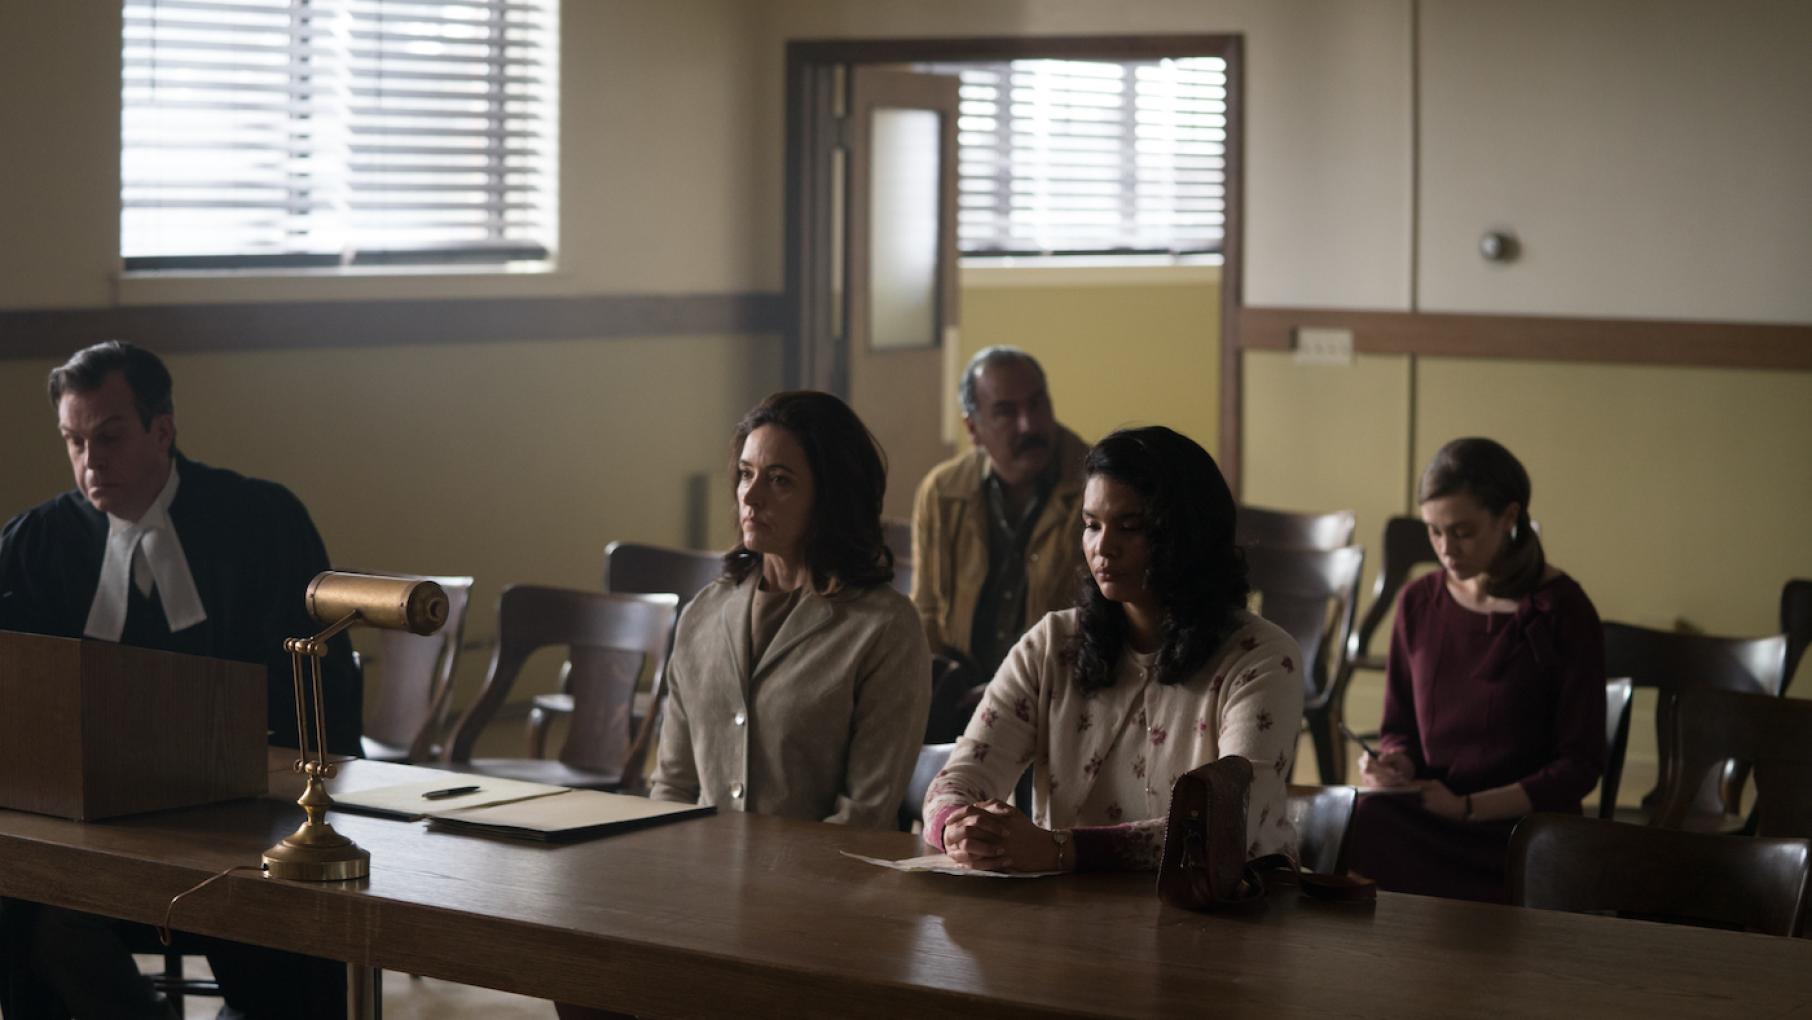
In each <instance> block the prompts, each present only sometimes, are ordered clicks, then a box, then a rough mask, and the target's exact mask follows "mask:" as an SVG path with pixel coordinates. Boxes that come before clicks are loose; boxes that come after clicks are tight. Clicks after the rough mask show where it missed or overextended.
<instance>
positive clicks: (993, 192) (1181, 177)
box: [919, 57, 1227, 255]
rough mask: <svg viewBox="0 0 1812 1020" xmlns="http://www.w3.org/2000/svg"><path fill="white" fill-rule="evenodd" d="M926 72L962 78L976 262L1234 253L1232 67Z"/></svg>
mask: <svg viewBox="0 0 1812 1020" xmlns="http://www.w3.org/2000/svg"><path fill="white" fill-rule="evenodd" d="M919 69H920V70H923V71H929V72H934V73H941V74H954V75H958V76H959V77H960V78H961V79H962V86H961V108H960V114H959V117H958V120H957V146H958V159H957V162H958V192H959V193H958V209H957V235H958V246H959V247H960V249H961V250H962V252H963V254H965V255H1053V254H1072V253H1073V254H1108V253H1111V254H1132V253H1169V254H1175V255H1186V254H1200V253H1217V252H1219V251H1220V250H1221V246H1222V240H1223V237H1224V231H1225V217H1226V152H1225V149H1226V141H1227V134H1226V131H1227V106H1226V104H1227V68H1226V62H1225V61H1224V60H1222V59H1221V58H1219V57H1199V58H1188V59H1167V60H1135V61H1091V60H1014V61H1005V62H998V63H940V64H924V65H920V67H919Z"/></svg>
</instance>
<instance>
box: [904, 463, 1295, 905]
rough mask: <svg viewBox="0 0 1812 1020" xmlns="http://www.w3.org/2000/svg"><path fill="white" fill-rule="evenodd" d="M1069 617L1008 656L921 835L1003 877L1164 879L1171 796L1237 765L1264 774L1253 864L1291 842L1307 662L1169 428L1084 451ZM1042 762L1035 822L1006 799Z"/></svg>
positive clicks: (1206, 472) (1211, 474) (1206, 470)
mask: <svg viewBox="0 0 1812 1020" xmlns="http://www.w3.org/2000/svg"><path fill="white" fill-rule="evenodd" d="M1084 470H1085V474H1086V475H1087V478H1088V483H1087V487H1086V488H1085V489H1084V492H1083V500H1082V520H1081V521H1080V522H1079V523H1080V524H1081V529H1082V534H1081V536H1080V537H1081V542H1082V549H1083V556H1084V559H1085V561H1086V564H1087V570H1086V572H1085V574H1084V576H1083V577H1082V579H1081V581H1082V592H1081V597H1080V599H1079V604H1078V606H1077V608H1075V609H1068V610H1064V611H1062V612H1057V613H1052V614H1050V615H1048V616H1046V617H1045V618H1044V619H1043V620H1042V621H1041V622H1039V623H1038V624H1037V625H1036V626H1035V627H1033V628H1032V630H1031V631H1030V632H1028V633H1027V634H1026V636H1025V637H1024V638H1022V639H1021V640H1020V642H1019V644H1018V645H1016V646H1015V647H1014V648H1013V651H1012V652H1011V654H1009V655H1008V657H1007V661H1006V662H1005V663H1004V664H1003V665H1002V666H1001V668H1000V672H998V673H996V674H995V676H994V679H993V681H992V682H991V683H989V685H988V689H987V693H986V695H985V696H984V697H983V699H982V703H981V705H980V707H979V708H978V709H977V710H976V713H975V716H974V717H973V718H972V719H971V720H970V722H969V728H968V730H967V731H966V732H965V733H964V734H963V737H962V739H961V740H959V741H958V742H957V747H956V750H955V752H954V754H953V755H952V756H951V759H950V764H949V766H948V767H947V768H945V769H944V771H943V772H941V773H939V775H938V777H937V778H936V779H935V780H934V781H933V782H932V784H931V788H930V791H929V793H928V794H927V796H926V800H925V812H924V814H925V838H926V841H927V842H928V843H930V844H931V845H933V846H934V847H938V848H940V849H943V850H945V851H946V852H948V853H949V854H950V856H951V857H952V858H953V859H955V860H956V861H957V862H958V863H960V864H964V865H967V866H969V867H973V868H979V869H985V870H998V871H1069V870H1077V869H1090V870H1096V869H1113V868H1155V867H1156V866H1157V862H1158V858H1159V855H1160V852H1161V850H1162V848H1163V835H1164V819H1165V815H1166V814H1167V813H1168V812H1169V808H1170V789H1171V786H1172V785H1173V784H1174V783H1175V781H1176V779H1177V777H1178V776H1181V775H1182V774H1183V773H1184V772H1187V771H1189V770H1190V769H1193V768H1195V767H1196V766H1198V765H1202V764H1204V763H1206V762H1209V761H1214V760H1216V759H1218V758H1221V757H1223V756H1225V755H1229V754H1238V755H1243V756H1244V757H1246V758H1248V759H1250V760H1251V761H1252V765H1253V783H1252V791H1251V802H1250V814H1249V816H1248V819H1247V832H1248V837H1249V838H1250V840H1251V847H1250V848H1249V849H1250V851H1251V852H1252V854H1253V855H1254V856H1256V855H1258V854H1261V853H1270V852H1273V851H1277V850H1283V849H1287V848H1289V847H1290V846H1291V845H1292V844H1293V843H1294V842H1295V833H1294V832H1293V830H1292V829H1291V827H1290V823H1289V821H1288V819H1287V817H1286V814H1285V807H1284V791H1285V784H1286V782H1287V779H1288V776H1289V772H1290V763H1291V759H1292V758H1293V756H1294V751H1295V745H1296V736H1297V732H1298V730H1299V729H1300V728H1301V725H1302V690H1303V688H1302V679H1301V677H1300V676H1299V675H1298V674H1297V673H1296V670H1298V669H1299V668H1301V661H1302V657H1301V653H1300V652H1299V651H1298V650H1297V648H1296V644H1295V642H1293V641H1292V640H1291V639H1290V637H1289V636H1288V635H1287V634H1285V633H1284V632H1283V631H1281V630H1279V629H1278V628H1276V627H1274V626H1272V625H1271V624H1269V623H1267V622H1265V621H1264V620H1261V619H1259V618H1258V617H1256V616H1254V615H1252V614H1251V613H1249V612H1247V611H1246V609H1245V601H1246V594H1247V590H1248V589H1247V585H1246V566H1245V560H1244V558H1243V557H1242V556H1241V555H1240V552H1239V549H1238V548H1237V547H1236V546H1235V545H1234V544H1233V522H1234V513H1235V508H1234V502H1233V495H1232V493H1231V492H1230V491H1229V490H1228V488H1227V483H1226V481H1225V480H1224V479H1223V478H1222V477H1221V473H1220V468H1219V467H1218V466H1217V465H1216V464H1215V463H1214V458H1212V457H1210V456H1209V455H1208V453H1207V451H1205V450H1203V449H1202V448H1201V447H1200V446H1198V445H1197V444H1196V443H1195V442H1193V441H1192V440H1190V439H1188V438H1186V437H1184V436H1182V435H1179V434H1178V433H1176V432H1173V431H1171V430H1170V429H1167V428H1160V427H1153V428H1142V429H1126V430H1122V431H1119V432H1115V433H1114V434H1112V435H1110V436H1108V437H1107V438H1106V439H1103V440H1102V441H1101V442H1100V443H1098V444H1096V445H1095V447H1094V448H1093V449H1092V450H1090V451H1089V454H1088V459H1087V462H1086V465H1085V469H1084ZM1028 764H1030V765H1031V766H1032V767H1033V790H1034V795H1033V805H1032V807H1033V815H1032V817H1031V818H1027V817H1026V816H1024V815H1022V814H1021V813H1020V812H1019V811H1017V810H1015V809H1013V808H1012V807H1010V806H1008V805H1006V804H1004V803H1002V802H1001V801H1000V800H999V798H1000V797H1002V796H1004V795H1005V793H1006V792H1007V791H1009V790H1011V789H1012V788H1013V784H1014V782H1015V780H1017V779H1018V778H1019V775H1020V773H1021V772H1022V771H1024V769H1025V767H1026V766H1027V765H1028Z"/></svg>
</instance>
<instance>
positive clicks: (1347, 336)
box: [1292, 327, 1353, 365]
mask: <svg viewBox="0 0 1812 1020" xmlns="http://www.w3.org/2000/svg"><path fill="white" fill-rule="evenodd" d="M1292 360H1294V361H1295V362H1296V364H1298V365H1350V364H1352V363H1353V331H1352V330H1350V329H1310V328H1307V327H1303V328H1299V329H1297V330H1296V354H1295V356H1294V357H1293V358H1292Z"/></svg>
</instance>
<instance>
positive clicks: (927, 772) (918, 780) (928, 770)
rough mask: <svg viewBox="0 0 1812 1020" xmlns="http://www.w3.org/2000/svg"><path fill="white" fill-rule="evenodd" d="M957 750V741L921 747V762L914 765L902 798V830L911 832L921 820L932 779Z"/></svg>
mask: <svg viewBox="0 0 1812 1020" xmlns="http://www.w3.org/2000/svg"><path fill="white" fill-rule="evenodd" d="M955 750H956V744H955V743H949V744H926V745H925V746H924V747H921V748H919V762H918V764H917V765H914V766H913V767H912V779H911V780H910V781H909V782H907V784H906V795H905V796H904V797H901V798H900V831H901V832H911V831H912V826H913V824H914V823H915V822H918V821H919V815H920V813H921V812H922V811H924V810H925V794H926V792H927V791H929V790H930V789H931V781H932V780H933V779H936V778H937V774H938V772H939V771H940V770H941V769H943V767H944V766H945V765H947V764H949V763H950V755H951V753H952V752H954V751H955Z"/></svg>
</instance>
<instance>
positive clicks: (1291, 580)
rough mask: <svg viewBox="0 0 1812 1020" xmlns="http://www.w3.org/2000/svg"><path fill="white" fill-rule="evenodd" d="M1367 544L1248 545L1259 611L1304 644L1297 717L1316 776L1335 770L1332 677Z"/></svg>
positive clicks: (1330, 775)
mask: <svg viewBox="0 0 1812 1020" xmlns="http://www.w3.org/2000/svg"><path fill="white" fill-rule="evenodd" d="M1364 566H1365V550H1363V549H1361V548H1360V547H1358V546H1347V547H1346V548H1344V549H1328V550H1316V549H1286V548H1280V547H1274V546H1267V545H1255V546H1248V547H1247V548H1246V567H1247V577H1248V578H1249V579H1250V581H1251V584H1252V590H1253V591H1256V592H1258V593H1259V598H1260V605H1259V612H1260V614H1261V615H1263V616H1264V618H1265V619H1267V620H1269V621H1271V622H1272V623H1275V624H1277V625H1278V626H1279V627H1281V628H1283V629H1284V631H1285V632H1287V633H1288V634H1289V635H1290V636H1291V637H1293V638H1295V639H1296V644H1297V645H1298V646H1299V647H1300V648H1301V649H1302V658H1303V661H1302V662H1300V663H1298V664H1297V669H1298V670H1299V671H1300V672H1301V674H1302V682H1303V696H1304V700H1303V709H1302V715H1303V724H1304V725H1305V726H1307V727H1308V730H1309V738H1310V740H1311V742H1312V743H1313V744H1314V746H1315V760H1316V764H1317V766H1318V769H1319V772H1320V775H1321V777H1322V780H1323V782H1324V783H1326V784H1327V785H1335V784H1334V782H1333V780H1334V778H1335V777H1337V776H1339V775H1340V774H1341V771H1342V770H1341V763H1340V760H1339V757H1340V754H1341V753H1342V745H1341V742H1340V727H1339V723H1340V713H1339V702H1338V701H1337V700H1336V699H1335V697H1334V695H1335V689H1334V684H1333V678H1334V677H1336V676H1338V675H1339V674H1340V672H1341V670H1342V669H1343V668H1344V664H1343V662H1342V659H1343V650H1344V649H1345V647H1346V637H1347V634H1348V632H1349V631H1351V630H1352V628H1353V613H1354V608H1355V606H1356V605H1357V603H1358V601H1359V578H1360V574H1361V572H1362V570H1363V568H1364Z"/></svg>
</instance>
